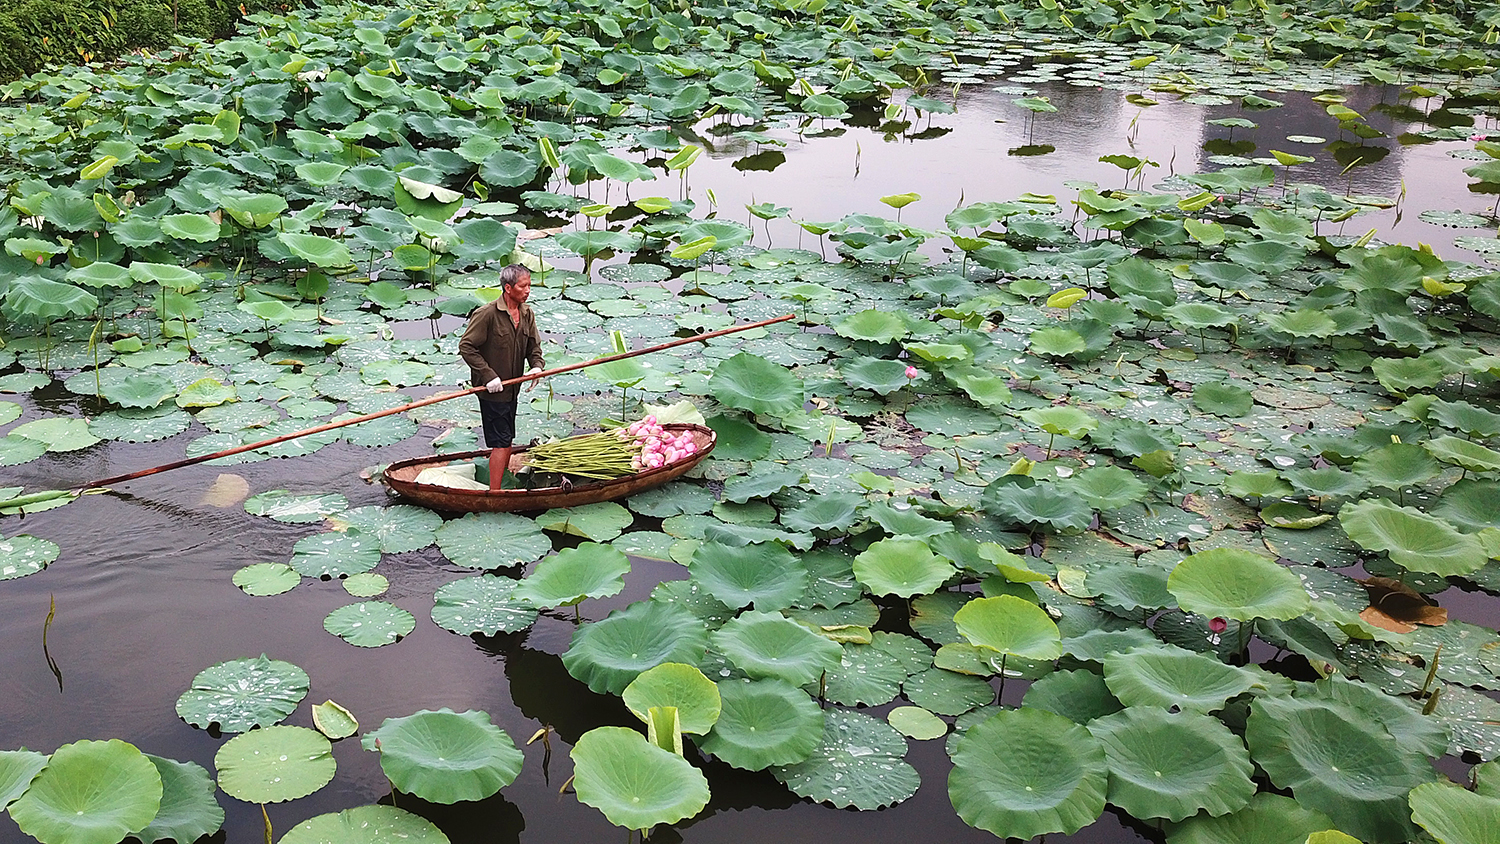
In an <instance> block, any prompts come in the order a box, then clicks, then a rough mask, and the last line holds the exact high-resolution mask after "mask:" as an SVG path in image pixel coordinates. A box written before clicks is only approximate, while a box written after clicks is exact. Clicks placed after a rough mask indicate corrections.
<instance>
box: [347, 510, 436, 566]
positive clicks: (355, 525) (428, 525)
mask: <svg viewBox="0 0 1500 844" xmlns="http://www.w3.org/2000/svg"><path fill="white" fill-rule="evenodd" d="M332 518H334V519H336V520H337V521H339V522H342V523H344V524H345V525H347V526H348V527H349V528H350V529H352V530H357V531H359V532H360V535H361V536H362V537H365V538H370V539H374V540H375V541H376V542H377V543H379V545H380V551H381V553H384V554H399V553H401V552H403V551H416V550H419V549H422V548H426V547H427V546H429V545H431V544H432V543H433V541H434V539H435V537H434V535H433V532H434V531H436V530H437V529H438V528H439V527H440V526H441V525H442V524H443V517H442V516H439V515H438V514H437V513H434V512H433V511H431V510H428V509H427V508H425V507H416V506H413V505H411V504H394V505H392V506H390V507H356V508H355V509H353V510H345V511H344V512H342V513H339V514H337V515H336V516H333V517H332Z"/></svg>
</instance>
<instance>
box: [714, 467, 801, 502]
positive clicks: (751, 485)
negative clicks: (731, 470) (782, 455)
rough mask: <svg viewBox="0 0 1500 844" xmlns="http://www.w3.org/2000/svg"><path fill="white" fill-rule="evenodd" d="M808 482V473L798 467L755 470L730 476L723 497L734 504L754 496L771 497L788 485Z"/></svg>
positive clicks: (794, 485) (793, 485) (792, 485)
mask: <svg viewBox="0 0 1500 844" xmlns="http://www.w3.org/2000/svg"><path fill="white" fill-rule="evenodd" d="M806 482H807V473H806V472H802V471H799V470H797V469H784V470H781V471H776V472H755V473H754V474H748V475H742V476H740V477H738V478H730V479H729V481H727V482H726V483H725V484H724V495H723V498H724V500H725V501H728V502H731V503H734V504H744V503H745V502H747V501H750V500H751V499H754V498H770V497H771V496H772V495H775V494H776V493H779V492H781V491H782V490H784V489H787V488H788V487H796V486H800V485H801V484H804V483H806Z"/></svg>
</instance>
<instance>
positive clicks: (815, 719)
mask: <svg viewBox="0 0 1500 844" xmlns="http://www.w3.org/2000/svg"><path fill="white" fill-rule="evenodd" d="M718 691H719V695H720V700H721V707H722V708H721V711H720V714H719V717H718V720H717V721H716V722H715V724H714V725H713V729H712V730H710V731H709V732H708V733H707V734H706V735H704V736H703V738H702V739H701V740H699V742H698V744H699V746H700V747H701V748H702V749H703V750H704V752H707V753H712V754H713V755H714V756H717V757H718V758H719V759H721V760H723V761H724V762H726V763H728V764H730V765H733V766H734V767H736V768H742V769H745V770H750V771H759V770H763V769H765V768H767V767H770V766H772V765H789V764H793V763H796V762H801V761H802V760H804V759H806V758H807V757H808V756H809V755H810V754H811V753H812V752H813V750H815V749H816V748H817V747H818V744H819V742H820V741H821V739H822V735H823V710H821V709H819V708H818V705H817V703H816V702H814V701H813V699H812V698H810V697H808V695H807V693H805V692H803V691H801V690H799V689H797V688H795V687H793V686H792V685H791V684H789V683H786V682H784V681H782V680H774V679H772V680H726V681H724V683H722V684H721V685H720V686H719V687H718Z"/></svg>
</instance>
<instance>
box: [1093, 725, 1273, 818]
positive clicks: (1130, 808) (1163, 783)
mask: <svg viewBox="0 0 1500 844" xmlns="http://www.w3.org/2000/svg"><path fill="white" fill-rule="evenodd" d="M1088 730H1089V732H1090V733H1092V734H1093V736H1094V738H1096V739H1099V741H1100V743H1101V744H1103V745H1104V756H1105V759H1106V760H1107V761H1108V762H1109V802H1110V803H1111V804H1113V805H1116V806H1119V807H1120V808H1122V809H1124V810H1125V811H1127V812H1129V813H1130V814H1131V816H1133V817H1136V818H1141V819H1148V818H1166V819H1167V820H1170V821H1180V820H1182V819H1183V818H1186V817H1190V816H1192V815H1195V814H1197V813H1198V812H1199V811H1203V812H1205V813H1206V814H1208V815H1212V816H1218V815H1224V814H1228V813H1229V812H1233V811H1235V810H1237V809H1241V808H1243V807H1244V806H1245V805H1246V804H1247V803H1249V802H1250V797H1251V795H1253V794H1255V783H1253V782H1251V781H1250V774H1251V773H1252V772H1253V770H1254V766H1252V765H1251V764H1250V754H1249V753H1248V752H1246V750H1245V744H1244V742H1242V741H1240V739H1239V737H1238V736H1236V735H1235V734H1234V733H1231V732H1230V731H1229V728H1228V727H1225V726H1224V724H1223V722H1222V721H1220V720H1219V719H1217V718H1213V717H1210V716H1208V715H1195V714H1192V713H1186V712H1183V713H1177V714H1172V713H1169V712H1167V711H1166V710H1165V709H1157V708H1155V707H1148V706H1133V707H1131V708H1130V709H1127V710H1125V711H1124V712H1118V713H1116V714H1114V715H1106V716H1104V717H1102V718H1096V719H1094V720H1093V721H1091V722H1089V724H1088Z"/></svg>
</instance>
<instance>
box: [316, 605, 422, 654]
mask: <svg viewBox="0 0 1500 844" xmlns="http://www.w3.org/2000/svg"><path fill="white" fill-rule="evenodd" d="M416 626H417V620H416V618H414V617H413V616H412V614H411V613H409V612H407V611H406V610H403V609H401V608H400V607H398V606H396V605H395V604H388V603H386V602H384V601H361V602H360V603H358V604H350V605H348V606H344V607H339V608H338V609H336V610H334V611H333V612H331V613H329V614H328V617H327V618H324V619H323V629H324V630H327V631H328V632H329V633H332V634H333V635H335V636H337V637H339V638H340V639H343V640H344V641H345V642H348V643H349V644H351V645H357V646H359V647H361V648H378V647H380V646H382V645H389V644H392V643H394V642H399V641H401V639H402V638H403V637H405V636H406V635H407V634H409V633H411V631H412V630H414V629H416Z"/></svg>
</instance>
